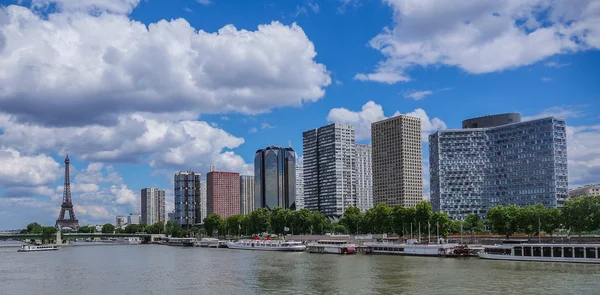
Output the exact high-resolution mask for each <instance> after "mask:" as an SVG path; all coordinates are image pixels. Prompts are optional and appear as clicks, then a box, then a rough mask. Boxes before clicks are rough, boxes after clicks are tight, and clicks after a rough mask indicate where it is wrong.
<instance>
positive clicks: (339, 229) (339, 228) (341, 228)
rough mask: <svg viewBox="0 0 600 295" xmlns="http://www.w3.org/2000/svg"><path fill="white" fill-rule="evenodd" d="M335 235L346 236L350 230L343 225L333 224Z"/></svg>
mask: <svg viewBox="0 0 600 295" xmlns="http://www.w3.org/2000/svg"><path fill="white" fill-rule="evenodd" d="M332 228H333V233H335V234H346V233H348V229H347V228H346V227H345V226H344V225H343V224H341V223H335V224H333V227H332Z"/></svg>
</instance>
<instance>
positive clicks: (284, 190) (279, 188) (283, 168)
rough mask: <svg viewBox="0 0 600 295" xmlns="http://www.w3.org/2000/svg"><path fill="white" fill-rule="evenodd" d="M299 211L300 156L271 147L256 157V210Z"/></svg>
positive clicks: (291, 150) (290, 151)
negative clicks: (279, 208) (297, 163)
mask: <svg viewBox="0 0 600 295" xmlns="http://www.w3.org/2000/svg"><path fill="white" fill-rule="evenodd" d="M276 206H279V207H281V208H288V209H291V210H296V152H294V150H293V149H292V148H291V147H287V148H283V147H280V146H270V147H267V148H265V149H261V150H258V151H256V154H255V155H254V209H255V210H256V209H258V208H268V209H269V210H272V209H273V208H275V207H276Z"/></svg>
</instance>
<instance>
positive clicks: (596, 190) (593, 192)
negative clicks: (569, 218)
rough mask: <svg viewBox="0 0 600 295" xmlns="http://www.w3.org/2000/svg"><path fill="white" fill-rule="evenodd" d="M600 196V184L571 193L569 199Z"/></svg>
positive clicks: (571, 191) (586, 186)
mask: <svg viewBox="0 0 600 295" xmlns="http://www.w3.org/2000/svg"><path fill="white" fill-rule="evenodd" d="M586 196H600V184H590V185H585V186H582V187H578V188H576V189H572V190H570V191H569V198H577V197H586Z"/></svg>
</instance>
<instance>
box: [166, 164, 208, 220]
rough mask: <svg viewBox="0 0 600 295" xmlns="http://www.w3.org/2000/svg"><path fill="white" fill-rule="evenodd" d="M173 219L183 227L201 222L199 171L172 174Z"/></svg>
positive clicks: (202, 217)
mask: <svg viewBox="0 0 600 295" xmlns="http://www.w3.org/2000/svg"><path fill="white" fill-rule="evenodd" d="M173 190H174V192H175V199H174V201H175V220H176V221H177V222H178V223H179V225H180V226H181V227H183V228H191V227H192V226H193V225H194V224H199V223H201V222H202V220H203V219H204V217H206V216H202V207H203V204H202V201H203V200H202V199H201V197H202V196H201V191H200V173H197V172H192V171H181V172H177V173H175V176H174V189H173Z"/></svg>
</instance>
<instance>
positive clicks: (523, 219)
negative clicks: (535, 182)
mask: <svg viewBox="0 0 600 295" xmlns="http://www.w3.org/2000/svg"><path fill="white" fill-rule="evenodd" d="M543 211H544V205H542V204H537V205H529V206H525V207H523V208H519V209H518V210H517V211H516V212H517V223H518V231H520V232H523V233H525V234H527V237H528V238H529V239H531V236H532V235H534V234H536V235H539V234H540V232H539V229H540V226H541V223H540V222H541V217H542V212H543Z"/></svg>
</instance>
